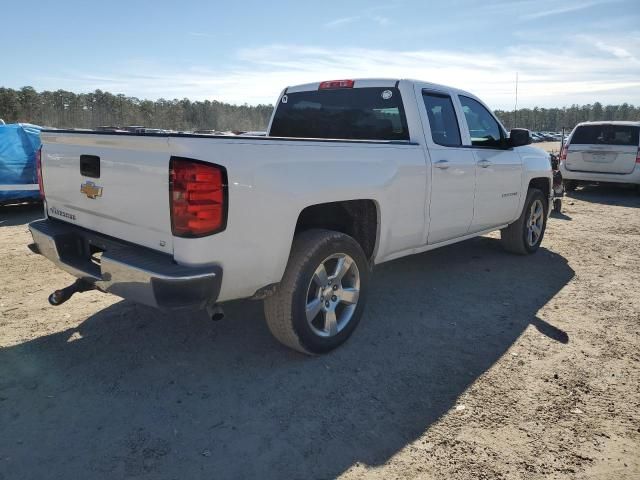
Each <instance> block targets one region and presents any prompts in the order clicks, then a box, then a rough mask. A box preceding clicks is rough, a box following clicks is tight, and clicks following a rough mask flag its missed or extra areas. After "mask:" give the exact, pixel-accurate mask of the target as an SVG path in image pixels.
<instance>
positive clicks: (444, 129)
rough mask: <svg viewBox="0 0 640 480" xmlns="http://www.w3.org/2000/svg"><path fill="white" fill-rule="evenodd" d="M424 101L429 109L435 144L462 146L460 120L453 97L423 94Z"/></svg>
mask: <svg viewBox="0 0 640 480" xmlns="http://www.w3.org/2000/svg"><path fill="white" fill-rule="evenodd" d="M422 99H423V100H424V106H425V108H426V109H427V117H429V125H430V127H431V138H432V139H433V141H434V143H437V144H438V145H443V146H445V147H459V146H460V145H462V141H461V140H460V127H459V126H458V118H457V117H456V111H455V109H454V108H453V102H452V101H451V97H450V96H449V95H443V94H439V93H431V92H423V93H422Z"/></svg>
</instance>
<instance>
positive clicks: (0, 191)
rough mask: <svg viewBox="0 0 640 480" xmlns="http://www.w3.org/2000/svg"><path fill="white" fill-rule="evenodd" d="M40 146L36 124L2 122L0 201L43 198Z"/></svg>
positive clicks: (0, 136) (0, 133)
mask: <svg viewBox="0 0 640 480" xmlns="http://www.w3.org/2000/svg"><path fill="white" fill-rule="evenodd" d="M39 148H40V127H38V126H37V125H30V124H28V123H13V124H9V125H0V203H6V202H7V201H21V200H36V199H38V198H40V192H39V191H38V175H37V173H36V152H37V151H38V149H39ZM22 185H24V190H22V189H21V187H22Z"/></svg>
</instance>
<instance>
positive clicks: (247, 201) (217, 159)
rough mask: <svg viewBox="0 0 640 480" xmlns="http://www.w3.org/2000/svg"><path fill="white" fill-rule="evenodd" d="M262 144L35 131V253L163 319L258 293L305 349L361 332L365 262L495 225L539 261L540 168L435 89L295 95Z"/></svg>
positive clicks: (451, 93) (519, 132) (459, 97)
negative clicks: (38, 136) (41, 212)
mask: <svg viewBox="0 0 640 480" xmlns="http://www.w3.org/2000/svg"><path fill="white" fill-rule="evenodd" d="M276 105H277V107H276V108H275V110H274V113H273V116H272V119H271V122H270V125H269V130H268V135H267V136H263V137H260V136H244V137H240V136H237V135H230V136H216V135H177V134H172V133H169V134H166V135H160V134H153V135H149V134H147V133H140V134H131V133H121V134H118V133H116V134H114V133H110V134H103V133H100V132H74V131H62V130H58V131H51V132H49V131H47V132H44V133H43V136H42V138H43V142H44V147H43V149H42V177H43V178H44V185H43V195H44V197H45V202H46V209H45V212H46V217H47V218H46V219H44V220H40V221H36V222H33V223H31V225H30V229H31V233H32V235H33V239H34V242H35V244H36V246H37V247H34V249H35V250H38V251H39V252H41V253H42V254H43V255H44V256H46V257H47V258H49V259H50V260H51V261H53V262H54V263H55V264H57V265H58V266H59V267H60V268H62V269H63V270H66V271H67V272H70V273H71V274H72V275H75V276H76V277H78V278H79V279H80V280H78V281H77V282H76V283H75V284H74V285H72V286H70V287H67V288H66V289H62V290H58V291H56V292H54V293H53V294H52V295H51V297H50V302H51V303H52V304H54V305H57V304H60V303H62V302H64V301H66V300H67V299H68V298H69V297H70V296H71V295H72V294H73V293H75V292H77V291H84V290H86V289H91V288H97V289H100V290H103V291H105V292H111V293H114V294H116V295H119V296H122V297H125V298H129V299H131V300H134V301H138V302H140V303H144V304H147V305H151V306H155V307H162V308H185V307H188V308H195V309H203V308H204V309H206V310H207V311H208V312H209V313H210V314H211V315H212V316H217V315H219V314H220V310H219V309H220V307H219V306H218V305H217V304H218V303H219V302H224V301H228V300H233V299H239V298H247V297H252V298H255V299H264V302H265V317H266V320H267V324H268V326H269V328H270V330H271V332H272V333H273V335H274V336H275V337H276V338H277V339H278V340H280V341H281V342H282V343H284V344H285V345H287V346H289V347H291V348H294V349H296V350H299V351H301V352H304V353H309V354H319V353H324V352H328V351H330V350H332V349H334V348H336V347H337V346H339V345H340V344H342V343H343V342H344V341H345V340H346V339H347V338H348V337H349V336H350V335H351V333H352V332H353V331H354V329H355V328H356V326H357V324H358V322H359V320H360V317H361V315H362V312H363V308H364V305H365V302H366V297H367V293H368V289H369V278H370V274H371V270H372V267H373V266H374V265H376V264H379V263H382V262H386V261H389V260H393V259H396V258H400V257H403V256H406V255H410V254H414V253H419V252H424V251H427V250H432V249H435V248H438V247H441V246H444V245H449V244H451V243H454V242H459V241H462V240H466V239H469V238H472V237H475V236H478V235H482V234H484V233H487V232H490V231H493V230H500V231H501V236H502V241H503V243H504V246H505V248H506V250H508V251H510V252H514V253H517V254H522V255H526V254H532V253H535V252H536V251H537V250H538V247H539V246H540V243H541V242H542V238H543V236H544V231H545V226H546V220H547V214H548V212H549V209H550V208H549V207H550V204H551V199H552V196H553V191H552V174H551V165H550V163H549V156H548V154H547V153H545V152H544V151H542V150H540V149H538V148H535V147H532V146H531V145H529V144H530V143H531V139H530V136H529V132H528V130H524V129H513V130H511V132H510V134H509V135H507V132H506V131H505V129H504V127H503V126H502V125H501V124H500V122H499V121H498V120H497V119H496V117H495V116H494V114H493V113H492V111H491V110H490V109H489V108H487V106H486V105H484V104H483V103H482V102H481V101H480V100H479V99H478V98H477V97H475V96H474V95H472V94H470V93H467V92H464V91H461V90H457V89H454V88H450V87H446V86H443V85H436V84H432V83H426V82H420V81H414V80H397V79H364V80H336V81H328V82H319V83H311V84H306V85H298V86H294V87H288V88H287V89H285V90H284V91H283V92H282V94H281V95H280V97H279V99H278V101H277V103H276Z"/></svg>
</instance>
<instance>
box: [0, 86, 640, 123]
mask: <svg viewBox="0 0 640 480" xmlns="http://www.w3.org/2000/svg"><path fill="white" fill-rule="evenodd" d="M272 110H273V106H272V105H256V106H251V105H230V104H228V103H223V102H218V101H215V100H213V101H209V100H204V101H191V100H189V99H187V98H184V99H182V100H179V99H173V100H166V99H163V98H161V99H159V100H155V101H153V100H141V99H139V98H136V97H127V96H125V95H123V94H113V93H109V92H103V91H102V90H96V91H95V92H93V93H73V92H69V91H66V90H56V91H55V92H52V91H42V92H37V91H36V90H35V89H34V88H33V87H23V88H21V89H19V90H15V89H12V88H0V118H2V119H4V121H5V122H7V123H13V122H27V123H34V124H36V125H42V126H49V127H57V128H94V127H97V126H101V125H111V126H125V125H143V126H145V127H148V128H166V129H171V130H204V129H211V130H264V129H266V127H267V124H268V123H269V117H270V116H271V112H272ZM495 113H496V115H497V116H498V118H500V120H501V121H502V123H503V124H504V125H505V127H507V128H513V127H521V128H528V129H530V130H534V131H560V130H562V128H563V127H564V128H567V129H572V128H573V127H574V126H575V125H576V124H577V123H580V122H585V121H593V120H635V121H640V106H637V107H636V106H633V105H629V104H627V103H623V104H622V105H602V104H601V103H599V102H595V103H593V104H589V105H571V106H570V107H562V108H539V107H535V108H522V109H518V110H517V111H505V110H496V112H495Z"/></svg>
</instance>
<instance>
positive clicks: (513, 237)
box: [500, 188, 548, 255]
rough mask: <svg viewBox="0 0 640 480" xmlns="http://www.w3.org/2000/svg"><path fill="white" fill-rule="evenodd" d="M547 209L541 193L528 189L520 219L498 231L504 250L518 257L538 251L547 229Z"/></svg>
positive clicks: (534, 189) (535, 189)
mask: <svg viewBox="0 0 640 480" xmlns="http://www.w3.org/2000/svg"><path fill="white" fill-rule="evenodd" d="M547 208H548V205H547V200H546V199H545V197H544V195H543V194H542V192H541V191H540V190H538V189H537V188H530V189H529V191H528V192H527V198H526V200H525V202H524V208H523V209H522V213H521V214H520V218H518V220H516V221H515V222H514V223H512V224H511V225H509V226H508V227H506V228H503V229H502V230H500V236H501V239H502V244H503V246H504V248H505V249H506V250H507V251H509V252H511V253H517V254H519V255H527V254H529V253H534V252H535V251H536V250H538V248H539V247H540V243H542V238H543V237H544V232H545V229H546V227H547Z"/></svg>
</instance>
